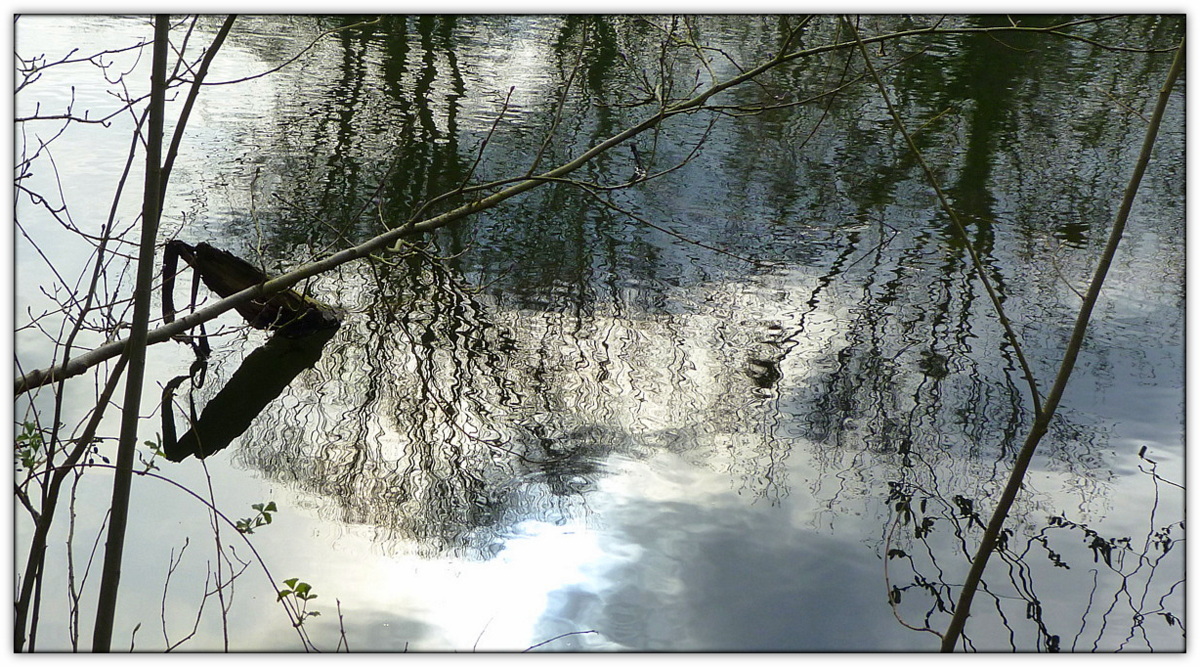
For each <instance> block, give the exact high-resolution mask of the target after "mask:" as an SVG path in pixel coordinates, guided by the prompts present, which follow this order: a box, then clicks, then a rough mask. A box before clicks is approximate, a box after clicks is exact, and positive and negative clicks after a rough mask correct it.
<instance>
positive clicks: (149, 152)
mask: <svg viewBox="0 0 1200 667" xmlns="http://www.w3.org/2000/svg"><path fill="white" fill-rule="evenodd" d="M169 25H170V24H169V17H168V16H166V15H161V14H160V15H158V16H155V17H154V56H153V63H152V66H151V73H150V119H149V128H148V129H147V133H146V182H145V188H144V191H143V198H142V239H141V251H140V253H139V254H138V270H137V281H136V283H135V284H134V304H133V329H132V332H131V334H130V337H129V344H128V346H127V347H126V350H125V354H126V356H127V358H128V360H129V361H128V366H129V372H128V374H127V375H126V377H125V402H124V404H123V405H122V413H121V437H120V444H119V445H118V449H117V466H116V472H115V473H114V475H113V499H112V518H111V520H110V522H109V527H108V541H107V542H106V543H105V549H104V569H103V570H102V572H101V579H100V597H99V601H98V603H97V608H96V627H95V631H94V633H93V635H92V650H93V651H97V652H105V653H106V652H108V650H109V648H110V646H111V644H112V631H113V621H114V619H115V617H116V610H117V588H118V586H119V584H120V581H121V558H122V555H123V553H124V547H125V526H126V522H127V520H128V517H129V488H130V482H131V480H132V479H133V458H134V451H135V450H136V448H137V439H138V416H139V413H140V406H141V401H142V378H143V376H144V375H145V369H146V338H147V333H148V331H149V328H150V293H151V289H152V287H151V284H152V281H153V278H154V244H155V241H157V239H158V219H159V215H160V214H161V212H162V143H163V141H162V140H163V116H164V107H165V99H166V71H167V50H168V48H169V46H168V43H167V40H168V29H169Z"/></svg>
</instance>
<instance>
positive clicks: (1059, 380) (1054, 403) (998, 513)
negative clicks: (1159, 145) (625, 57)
mask: <svg viewBox="0 0 1200 667" xmlns="http://www.w3.org/2000/svg"><path fill="white" fill-rule="evenodd" d="M1183 61H1184V43H1183V42H1182V41H1180V43H1179V48H1178V49H1176V51H1175V62H1174V63H1173V64H1172V65H1171V71H1170V73H1169V74H1167V80H1166V82H1165V83H1164V84H1163V87H1162V90H1161V91H1159V94H1158V104H1157V105H1156V106H1155V107H1154V114H1153V115H1152V116H1151V117H1150V123H1149V125H1148V126H1147V127H1146V137H1145V139H1144V140H1143V141H1142V152H1141V154H1139V155H1138V160H1137V164H1136V165H1135V166H1134V169H1133V175H1132V176H1130V178H1129V184H1128V185H1127V186H1126V188H1125V196H1124V198H1123V199H1122V200H1121V208H1120V210H1118V211H1117V218H1116V221H1115V222H1113V228H1112V231H1111V232H1110V233H1109V236H1108V243H1107V245H1105V247H1104V252H1103V254H1101V256H1100V263H1099V264H1097V266H1096V271H1095V273H1094V274H1093V276H1092V282H1091V285H1090V286H1089V287H1088V292H1087V294H1086V295H1085V297H1084V300H1083V305H1082V306H1080V308H1079V314H1078V315H1077V316H1076V318H1075V328H1074V329H1073V330H1072V331H1071V338H1070V340H1069V341H1068V343H1067V349H1066V352H1065V353H1064V354H1063V360H1062V364H1061V365H1060V366H1059V368H1058V375H1057V376H1056V377H1055V378H1054V386H1053V387H1051V388H1050V393H1049V394H1047V395H1046V401H1045V403H1044V404H1043V405H1042V409H1041V410H1040V411H1039V412H1038V414H1037V417H1036V418H1035V419H1034V422H1033V427H1032V428H1031V429H1030V431H1029V435H1028V436H1027V437H1026V439H1025V444H1024V445H1022V446H1021V451H1020V452H1019V453H1018V454H1017V460H1016V462H1015V463H1014V464H1013V469H1012V472H1011V473H1010V474H1009V478H1008V484H1007V485H1006V486H1005V488H1004V494H1003V495H1001V496H1000V501H999V502H998V503H997V504H996V509H995V510H993V512H992V518H991V520H990V521H989V522H988V527H987V530H986V531H984V534H983V539H982V540H981V541H980V543H979V550H978V551H977V552H976V553H975V558H974V560H972V561H971V570H970V572H968V573H967V581H966V583H965V584H964V585H963V590H962V593H961V594H960V595H959V598H958V604H957V605H955V608H954V617H953V618H951V619H950V626H949V627H948V628H947V629H946V634H945V635H944V636H943V637H942V651H945V652H949V651H953V650H954V649H955V647H956V646H957V645H958V640H959V638H960V637H961V636H962V631H963V626H964V625H966V622H967V616H969V615H970V613H971V600H972V598H974V597H975V591H976V589H978V588H979V581H980V579H982V578H983V571H984V570H985V569H986V568H987V562H988V558H989V557H990V556H991V555H992V551H994V550H995V548H996V540H997V538H998V537H999V535H1000V530H1001V529H1002V528H1004V521H1005V519H1007V518H1008V511H1009V509H1010V508H1012V504H1013V501H1014V500H1015V499H1016V497H1017V493H1018V492H1020V490H1021V485H1022V482H1023V481H1024V479H1025V471H1026V470H1027V469H1028V468H1029V462H1030V461H1032V460H1033V453H1034V451H1035V450H1036V449H1037V446H1038V443H1039V442H1041V439H1042V436H1043V435H1045V434H1046V430H1047V429H1048V428H1049V427H1050V420H1051V419H1053V418H1054V412H1055V410H1056V409H1057V408H1058V402H1059V400H1060V399H1062V395H1063V391H1065V390H1066V388H1067V380H1069V379H1070V378H1071V372H1072V371H1073V370H1074V369H1075V359H1076V358H1077V357H1078V356H1079V349H1080V348H1081V347H1083V339H1084V338H1085V337H1086V336H1087V327H1088V322H1089V320H1091V317H1092V309H1093V308H1095V306H1096V301H1097V300H1099V298H1100V288H1101V287H1103V285H1104V278H1105V276H1106V275H1107V274H1108V268H1109V266H1111V265H1112V260H1113V256H1114V255H1116V253H1117V246H1118V245H1119V244H1120V242H1121V235H1122V234H1123V233H1124V231H1125V223H1126V222H1127V221H1128V220H1129V212H1130V211H1131V210H1132V209H1133V200H1134V198H1135V197H1136V196H1137V191H1138V186H1139V185H1140V184H1141V182H1142V176H1143V175H1144V174H1145V173H1146V165H1147V164H1149V163H1150V154H1151V153H1152V152H1153V149H1154V140H1155V138H1156V137H1157V136H1158V127H1159V125H1161V124H1162V118H1163V114H1164V112H1165V111H1166V108H1167V101H1168V100H1169V99H1170V97H1171V89H1172V88H1174V87H1175V80H1176V79H1177V78H1179V73H1180V72H1181V71H1182V70H1183Z"/></svg>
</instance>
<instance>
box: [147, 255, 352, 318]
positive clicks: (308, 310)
mask: <svg viewBox="0 0 1200 667" xmlns="http://www.w3.org/2000/svg"><path fill="white" fill-rule="evenodd" d="M166 255H167V259H166V261H165V264H166V265H167V267H168V269H167V271H166V273H167V274H168V281H167V283H166V286H165V288H164V289H166V290H170V288H171V286H172V285H173V283H174V280H173V278H172V277H171V276H170V274H172V273H174V272H173V271H172V270H171V267H173V265H174V259H173V258H174V257H181V258H183V261H185V262H187V263H188V265H189V266H191V267H192V269H193V270H195V271H196V272H197V273H198V274H200V278H201V279H202V280H203V281H204V284H205V286H207V287H208V288H209V289H210V290H212V291H213V292H216V293H217V295H218V296H220V297H221V298H225V297H228V296H231V295H233V294H237V293H238V292H240V291H242V290H244V289H246V288H247V287H251V286H253V285H258V284H261V283H264V282H266V281H267V280H269V279H270V278H271V276H268V275H267V274H266V273H264V272H262V271H260V270H259V269H258V268H257V267H255V266H254V265H253V264H251V263H249V262H247V261H246V260H244V259H242V258H240V257H238V256H236V255H234V254H233V253H230V252H227V251H225V250H221V249H220V248H214V247H213V246H211V245H209V244H207V243H198V244H196V245H195V246H192V245H189V244H187V243H185V242H183V241H178V240H174V241H168V242H167V249H166ZM166 302H167V301H166V300H165V299H164V303H166ZM236 309H237V311H238V313H239V314H240V315H241V316H242V317H243V318H245V320H246V322H247V323H249V324H250V326H252V327H254V328H255V329H266V330H271V331H278V332H279V333H280V334H282V335H284V336H286V337H288V338H298V337H300V336H307V335H309V334H311V333H313V332H314V331H320V330H322V329H329V328H336V327H337V326H338V325H340V324H341V317H340V316H339V315H338V313H337V312H336V311H335V310H334V308H333V307H332V306H329V305H326V304H324V303H321V302H320V301H317V300H316V299H312V298H310V297H307V296H304V295H303V294H300V293H298V292H296V291H295V290H284V291H282V292H278V293H276V294H274V295H272V296H270V297H268V298H266V299H255V300H252V301H250V302H249V303H246V304H242V305H240V306H236ZM172 310H173V308H172ZM172 315H173V313H172Z"/></svg>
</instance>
